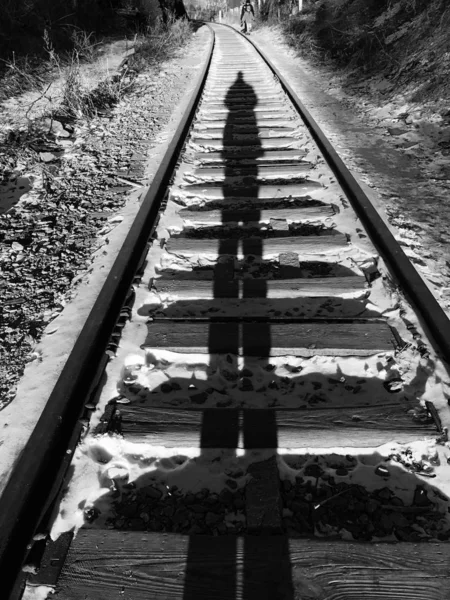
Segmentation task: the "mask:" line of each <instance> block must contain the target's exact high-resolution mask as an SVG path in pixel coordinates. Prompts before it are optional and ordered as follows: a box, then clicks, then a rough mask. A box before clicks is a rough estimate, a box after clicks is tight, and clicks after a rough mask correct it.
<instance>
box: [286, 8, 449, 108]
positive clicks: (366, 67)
mask: <svg viewBox="0 0 450 600" xmlns="http://www.w3.org/2000/svg"><path fill="white" fill-rule="evenodd" d="M283 29H284V32H285V34H286V36H287V38H288V40H289V42H290V43H291V44H292V45H294V46H295V47H297V48H298V49H300V50H301V52H302V54H303V55H305V54H307V55H309V56H315V57H317V58H322V59H323V58H326V59H329V60H331V61H333V62H334V63H335V64H337V65H338V66H340V67H342V68H344V69H345V71H346V75H347V78H348V82H349V83H354V80H355V78H356V79H359V80H364V79H369V78H371V77H374V76H380V75H383V76H384V77H385V78H386V80H387V81H385V82H384V89H383V90H382V91H383V93H384V94H386V95H391V94H394V95H395V94H398V93H399V92H402V94H404V95H405V99H406V100H407V101H411V102H433V101H438V102H439V101H443V100H444V101H448V99H449V91H450V78H449V72H450V3H449V2H448V0H324V1H322V2H312V1H310V2H306V3H305V10H304V12H303V13H302V14H300V15H298V16H296V17H293V18H290V19H288V20H286V22H285V25H284V27H283ZM443 108H445V107H443ZM448 108H450V106H449V107H448Z"/></svg>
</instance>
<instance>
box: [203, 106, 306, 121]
mask: <svg viewBox="0 0 450 600" xmlns="http://www.w3.org/2000/svg"><path fill="white" fill-rule="evenodd" d="M197 116H198V118H199V119H201V120H202V121H215V120H217V119H220V120H222V121H223V120H226V119H228V120H229V121H231V120H238V119H245V120H248V119H252V120H253V121H254V120H255V119H256V122H257V123H258V122H259V121H260V120H263V119H292V120H294V119H295V117H296V115H295V114H294V112H293V111H292V110H290V109H289V108H287V109H286V110H284V111H270V110H269V111H260V112H255V113H254V112H253V111H252V110H250V109H249V110H241V111H233V113H232V114H230V113H229V111H227V110H226V109H225V108H220V109H214V110H210V111H208V110H201V109H200V110H199V112H198V113H197Z"/></svg>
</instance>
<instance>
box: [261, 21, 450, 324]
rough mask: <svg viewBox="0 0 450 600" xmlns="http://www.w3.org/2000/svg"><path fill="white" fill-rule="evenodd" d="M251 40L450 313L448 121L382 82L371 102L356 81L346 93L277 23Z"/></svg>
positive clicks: (336, 75)
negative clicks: (386, 95) (388, 93)
mask: <svg viewBox="0 0 450 600" xmlns="http://www.w3.org/2000/svg"><path fill="white" fill-rule="evenodd" d="M252 41H254V42H255V43H256V44H257V45H258V46H259V47H260V48H261V49H262V50H264V52H265V53H266V54H267V55H268V56H269V57H270V58H271V60H272V61H273V62H274V64H275V65H276V66H277V67H278V68H279V69H280V71H281V72H282V73H283V74H284V75H285V76H286V77H287V79H288V80H289V82H290V84H291V86H292V87H293V88H294V90H295V91H296V92H297V93H298V94H299V96H300V98H301V100H302V102H303V103H304V105H305V106H306V108H307V109H308V110H309V111H310V113H311V114H312V116H313V118H314V119H315V120H316V121H317V122H318V123H319V125H320V126H321V127H322V129H323V131H324V132H325V134H326V135H327V136H328V138H329V139H330V141H331V142H332V144H333V145H334V147H335V149H336V150H337V152H338V154H339V155H340V156H341V158H342V159H343V160H344V161H345V163H346V164H347V166H348V167H349V169H350V170H351V172H352V174H353V175H354V176H355V177H356V179H357V180H358V181H359V183H360V184H361V187H362V188H363V189H364V191H365V192H366V194H367V195H368V196H369V198H370V199H371V201H372V202H373V204H374V205H375V206H376V207H377V209H378V211H379V212H380V214H381V215H382V217H383V218H384V220H385V221H386V223H387V224H388V225H389V226H390V228H391V230H392V231H393V232H394V235H395V236H396V238H397V240H398V241H399V242H400V244H401V245H402V247H403V249H404V251H405V253H406V254H407V256H408V257H409V258H410V260H411V261H412V262H413V263H414V265H415V267H416V269H417V270H418V271H419V273H420V274H421V275H422V277H423V278H424V280H425V282H426V283H427V285H428V286H429V288H430V289H431V291H432V292H433V294H434V295H435V297H436V298H437V299H438V300H439V302H440V303H441V305H442V307H443V309H444V310H445V311H446V312H447V314H450V246H449V244H448V241H449V240H450V238H449V234H448V223H449V220H450V205H449V202H448V197H449V191H450V168H449V157H448V150H447V142H446V140H448V136H449V135H450V127H449V123H448V122H447V120H448V119H447V120H446V117H445V115H444V116H442V115H440V114H438V113H437V112H433V111H432V110H431V109H430V108H428V107H427V106H426V105H421V104H419V103H414V104H413V103H411V102H406V100H405V98H404V97H403V96H402V95H401V94H399V95H398V96H397V97H395V98H394V99H392V97H391V98H390V100H389V102H386V100H385V99H383V81H382V80H381V79H380V80H379V81H376V82H373V84H374V86H375V87H374V90H375V91H374V94H373V101H370V102H369V101H368V100H367V94H363V93H362V89H358V86H357V85H355V86H354V88H353V89H352V90H349V88H348V87H347V88H346V89H345V90H344V88H343V85H342V83H343V81H344V76H343V75H342V74H340V73H337V72H336V71H332V70H331V68H330V67H327V66H324V65H317V64H312V62H311V61H310V60H308V59H305V58H304V57H302V56H299V55H298V54H297V53H296V52H295V51H294V50H293V49H292V48H290V47H289V46H288V45H287V43H285V42H284V41H283V39H282V33H281V31H280V29H279V28H276V27H263V28H260V29H259V30H257V31H256V32H255V33H254V35H253V34H252ZM375 88H376V89H375ZM375 92H376V93H375ZM434 109H435V107H434Z"/></svg>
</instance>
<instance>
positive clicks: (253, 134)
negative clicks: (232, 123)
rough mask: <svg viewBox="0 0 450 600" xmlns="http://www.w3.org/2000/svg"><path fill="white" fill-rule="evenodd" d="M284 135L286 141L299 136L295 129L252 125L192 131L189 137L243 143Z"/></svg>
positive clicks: (248, 143) (195, 139)
mask: <svg viewBox="0 0 450 600" xmlns="http://www.w3.org/2000/svg"><path fill="white" fill-rule="evenodd" d="M282 137H284V138H285V139H286V141H287V142H289V141H292V140H296V139H298V138H299V136H298V133H297V134H296V130H295V129H291V130H289V129H288V128H286V127H270V128H267V129H259V128H258V127H254V128H253V129H251V130H250V129H249V130H248V131H245V132H244V131H239V130H236V129H205V130H204V131H193V132H192V133H191V139H192V140H193V141H194V143H197V138H198V139H202V140H223V141H225V142H226V143H227V142H232V141H236V142H238V143H241V144H244V145H252V144H255V143H257V144H258V143H259V142H260V140H261V141H262V140H267V139H274V138H275V139H280V138H282Z"/></svg>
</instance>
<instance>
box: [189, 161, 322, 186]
mask: <svg viewBox="0 0 450 600" xmlns="http://www.w3.org/2000/svg"><path fill="white" fill-rule="evenodd" d="M313 168H314V167H313V165H312V164H311V163H306V162H298V163H297V164H294V165H261V166H258V167H255V166H254V165H252V166H246V165H240V166H237V167H234V166H233V167H230V166H228V165H226V166H223V167H198V168H196V169H194V171H193V173H192V174H193V175H194V176H195V177H198V178H200V179H207V180H208V181H227V182H228V181H229V180H230V179H234V178H237V177H249V178H251V179H281V178H282V177H299V176H300V175H304V174H305V173H309V172H310V171H312V170H313ZM186 175H190V173H186Z"/></svg>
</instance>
